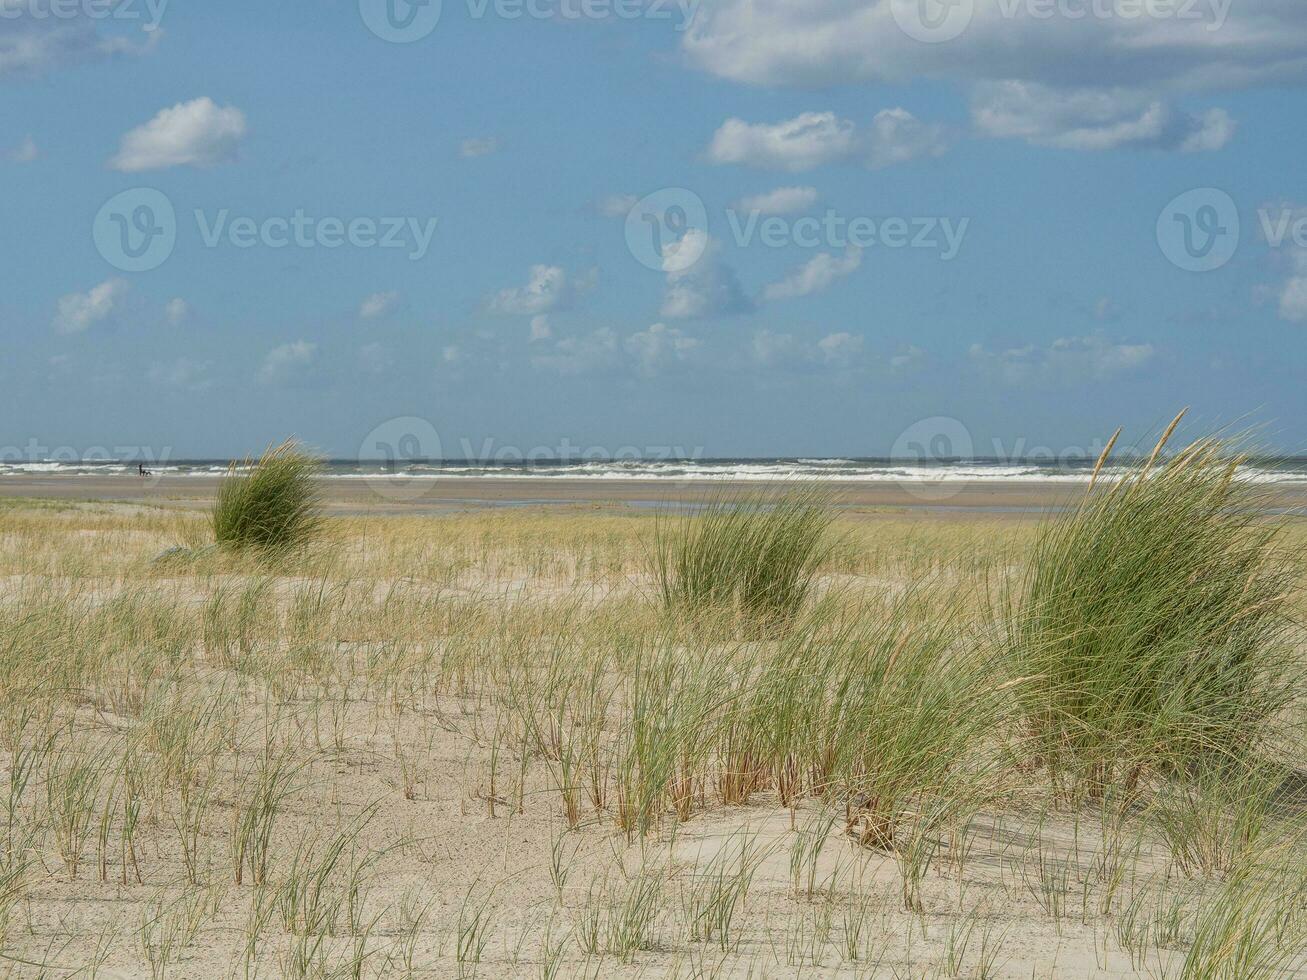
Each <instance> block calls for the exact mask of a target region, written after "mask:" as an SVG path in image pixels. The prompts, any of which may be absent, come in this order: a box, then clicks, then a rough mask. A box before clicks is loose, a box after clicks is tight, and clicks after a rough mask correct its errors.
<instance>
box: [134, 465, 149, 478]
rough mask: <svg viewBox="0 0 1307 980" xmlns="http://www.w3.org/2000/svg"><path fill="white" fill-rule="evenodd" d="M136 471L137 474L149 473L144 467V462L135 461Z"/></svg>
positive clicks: (144, 474) (145, 474)
mask: <svg viewBox="0 0 1307 980" xmlns="http://www.w3.org/2000/svg"><path fill="white" fill-rule="evenodd" d="M136 472H137V474H138V475H139V476H149V475H150V471H149V470H147V469H146V468H145V464H144V463H137V464H136Z"/></svg>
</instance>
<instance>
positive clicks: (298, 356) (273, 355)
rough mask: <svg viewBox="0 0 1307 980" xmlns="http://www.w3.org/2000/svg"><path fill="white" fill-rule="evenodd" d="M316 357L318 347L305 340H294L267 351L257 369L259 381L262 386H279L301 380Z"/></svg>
mask: <svg viewBox="0 0 1307 980" xmlns="http://www.w3.org/2000/svg"><path fill="white" fill-rule="evenodd" d="M317 357H318V345H317V344H315V343H312V342H311V341H307V340H296V341H292V342H291V343H289V344H282V345H281V346H280V347H274V348H273V349H272V350H270V351H268V353H267V355H266V356H265V357H264V358H263V364H262V366H261V367H260V368H259V380H260V381H262V382H263V383H264V384H268V385H271V384H281V383H285V382H288V381H293V380H296V379H299V378H302V377H303V376H304V375H305V374H306V373H307V372H308V371H309V369H310V368H311V367H312V366H313V364H314V362H315V361H316V360H317Z"/></svg>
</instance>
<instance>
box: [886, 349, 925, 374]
mask: <svg viewBox="0 0 1307 980" xmlns="http://www.w3.org/2000/svg"><path fill="white" fill-rule="evenodd" d="M925 360H926V352H925V351H924V350H922V349H921V348H920V347H917V346H916V345H914V344H904V345H903V346H901V347H899V349H898V351H897V352H896V353H895V354H894V355H893V356H892V357H891V358H890V359H889V366H890V370H891V371H894V372H896V373H902V372H907V371H911V370H913V369H914V368H916V367H918V366H920V365H921V364H922V363H923V362H924V361H925Z"/></svg>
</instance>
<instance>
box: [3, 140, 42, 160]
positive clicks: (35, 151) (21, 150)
mask: <svg viewBox="0 0 1307 980" xmlns="http://www.w3.org/2000/svg"><path fill="white" fill-rule="evenodd" d="M8 155H9V159H10V160H12V161H13V162H14V163H31V162H32V161H33V160H35V159H36V158H37V157H39V156H40V155H41V148H40V147H38V146H37V145H36V140H34V139H33V138H32V137H31V135H30V134H29V135H27V136H24V137H23V138H22V140H21V141H20V142H19V144H18V145H17V146H15V147H14V148H13V149H11V150H10V151H9V154H8Z"/></svg>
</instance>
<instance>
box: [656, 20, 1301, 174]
mask: <svg viewBox="0 0 1307 980" xmlns="http://www.w3.org/2000/svg"><path fill="white" fill-rule="evenodd" d="M1124 6H1125V5H1122V6H1121V8H1119V9H1118V8H1117V7H1114V6H1112V5H1107V6H1106V9H1107V11H1108V15H1107V16H1081V17H1078V18H1073V17H1068V16H1060V15H1059V13H1058V10H1057V9H1056V8H1054V9H1051V10H1050V8H1049V7H1048V6H1047V5H1043V4H1040V5H1036V4H1029V3H1013V2H1011V0H974V2H973V3H971V4H969V5H967V6H966V7H964V8H961V9H962V10H963V12H969V13H970V17H969V20H968V21H966V22H965V25H963V24H962V23H959V26H960V27H961V26H965V29H962V30H961V31H960V33H957V35H956V36H953V37H950V38H949V39H948V40H947V43H938V44H931V43H923V42H922V41H921V40H920V39H919V38H918V37H914V36H912V31H911V29H910V28H911V26H912V25H911V24H908V25H907V27H908V28H909V29H905V26H904V23H903V21H904V17H905V16H909V17H910V16H911V15H912V13H913V11H914V10H916V9H918V8H917V5H916V3H915V2H914V0H866V2H860V3H850V2H848V0H811V2H808V3H803V4H795V3H793V2H791V0H718V2H716V3H714V4H712V5H711V6H705V7H703V8H701V9H700V11H699V15H698V16H697V17H696V18H695V20H694V23H693V24H692V25H691V28H690V29H689V30H688V31H686V32H685V34H683V35H682V47H683V51H684V53H685V55H686V56H687V58H688V60H689V61H690V63H692V64H694V65H696V66H697V67H699V68H700V69H702V70H704V71H707V72H711V73H712V74H715V75H718V76H720V77H723V78H728V79H732V80H735V81H739V82H747V83H752V84H760V85H769V86H777V85H791V86H798V87H808V88H812V87H819V86H829V85H841V84H849V83H857V82H864V83H871V84H878V83H885V82H890V83H902V82H907V81H912V80H918V79H926V80H932V81H943V82H952V83H955V84H958V85H959V86H961V87H963V88H964V90H971V89H977V90H980V91H978V93H977V94H978V100H977V114H976V121H977V124H978V126H979V127H980V128H981V129H982V131H984V132H988V133H989V134H990V135H1006V136H1013V137H1017V138H1032V139H1036V140H1038V141H1040V142H1044V143H1047V144H1049V145H1057V146H1065V147H1067V148H1070V149H1101V148H1108V147H1113V146H1119V147H1133V146H1144V147H1153V148H1158V149H1167V150H1180V151H1195V150H1204V149H1217V148H1219V147H1220V146H1222V145H1224V144H1225V143H1226V142H1228V141H1229V139H1230V136H1231V134H1232V133H1233V121H1232V120H1231V119H1230V117H1229V116H1228V115H1227V114H1224V113H1217V112H1214V111H1213V110H1211V109H1205V110H1200V111H1198V112H1196V113H1187V112H1183V111H1180V110H1177V109H1175V108H1173V102H1174V100H1176V99H1178V98H1182V97H1187V96H1191V95H1194V94H1201V93H1204V92H1210V91H1213V90H1219V89H1229V88H1238V87H1248V86H1252V85H1261V84H1272V85H1278V84H1285V83H1289V84H1301V82H1302V81H1303V79H1304V77H1305V76H1307V60H1304V59H1303V57H1302V52H1303V50H1304V49H1305V48H1307V17H1305V16H1304V14H1303V7H1302V5H1301V3H1298V2H1296V0H1261V2H1257V3H1228V2H1212V3H1198V4H1192V5H1172V6H1171V7H1170V8H1169V9H1170V10H1171V12H1172V16H1146V15H1144V16H1139V15H1135V16H1130V15H1129V13H1128V12H1127V11H1125V9H1124ZM1077 7H1078V9H1081V10H1083V9H1084V5H1077ZM1181 10H1183V15H1181V13H1180V11H1181ZM1109 80H1110V81H1109ZM1008 84H1015V85H1020V86H1028V87H1029V89H1028V90H1029V91H1032V92H1034V93H1036V101H1038V100H1039V99H1040V98H1042V97H1043V96H1044V95H1045V94H1047V93H1058V94H1057V95H1054V96H1052V97H1053V98H1054V99H1055V100H1060V99H1061V98H1062V97H1065V98H1066V99H1069V100H1070V102H1071V105H1069V106H1062V107H1060V108H1058V109H1057V110H1056V111H1054V112H1052V113H1051V114H1043V115H1040V114H1039V113H1038V109H1037V107H1027V108H1024V109H1020V111H1018V112H1015V113H1014V112H1012V111H1011V110H1012V107H1011V106H1003V105H999V106H993V105H992V103H993V102H994V101H995V97H994V92H993V91H992V89H989V90H986V89H987V88H988V87H991V86H995V85H998V86H1004V85H1008ZM1127 95H1128V101H1129V103H1130V104H1129V105H1126V104H1125V103H1126V101H1127V99H1126V96H1127ZM1009 98H1010V96H1009ZM1096 99H1097V100H1105V101H1106V102H1107V103H1109V104H1110V105H1108V106H1107V107H1104V106H1097V107H1095V106H1093V102H1094V101H1095V100H1096ZM1018 108H1020V107H1018ZM1005 109H1006V110H1007V111H1001V110H1005ZM1031 114H1035V115H1036V116H1037V117H1038V118H1034V119H1030V118H1023V117H1028V116H1030V115H1031ZM1004 122H1006V125H1001V123H1004ZM1027 133H1030V134H1031V135H1029V136H1027V135H1026V134H1027Z"/></svg>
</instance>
